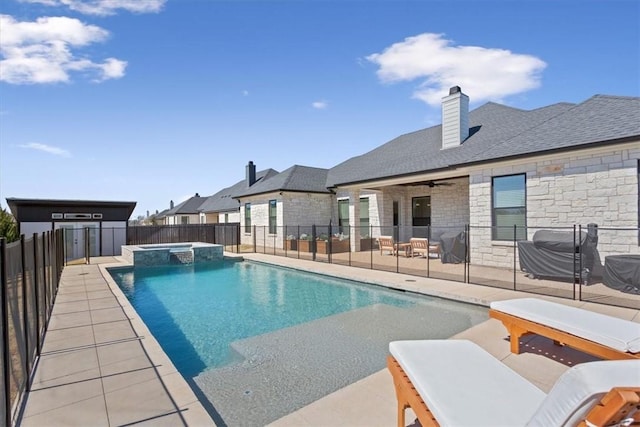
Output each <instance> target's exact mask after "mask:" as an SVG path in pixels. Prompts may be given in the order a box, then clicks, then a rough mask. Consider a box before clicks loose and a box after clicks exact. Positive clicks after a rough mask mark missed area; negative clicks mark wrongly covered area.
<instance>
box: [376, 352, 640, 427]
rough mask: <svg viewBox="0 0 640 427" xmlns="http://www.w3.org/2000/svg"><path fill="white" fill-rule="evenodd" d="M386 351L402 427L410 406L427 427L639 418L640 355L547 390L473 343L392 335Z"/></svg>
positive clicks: (585, 367)
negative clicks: (539, 387) (402, 338)
mask: <svg viewBox="0 0 640 427" xmlns="http://www.w3.org/2000/svg"><path fill="white" fill-rule="evenodd" d="M389 350H390V352H391V355H390V356H389V357H388V358H387V367H388V368H389V371H390V372H391V375H392V376H393V382H394V386H395V390H396V396H397V399H398V426H399V427H400V426H401V427H404V426H405V409H407V408H411V409H412V410H413V412H414V413H415V415H416V416H417V418H418V420H419V421H420V425H422V426H423V427H427V426H439V425H443V426H525V425H526V426H575V425H588V426H595V425H597V426H604V425H614V423H619V422H620V421H621V420H623V419H632V420H636V421H637V420H640V411H637V410H636V407H637V405H638V404H639V403H640V360H616V361H597V362H588V363H583V364H579V365H576V366H574V367H572V368H571V369H569V370H567V371H566V372H565V373H564V374H562V375H561V376H560V378H559V379H558V380H557V381H556V383H555V384H554V386H553V388H552V389H551V391H550V392H549V393H548V394H546V393H544V392H543V391H542V390H540V389H538V388H537V387H536V386H534V385H533V384H532V383H530V382H529V381H527V380H526V379H525V378H523V377H522V376H520V375H519V374H517V373H516V372H514V371H512V370H511V369H510V368H509V367H507V366H506V365H505V364H503V363H502V362H500V361H499V360H498V359H496V358H494V357H493V356H492V355H490V354H489V353H487V352H486V351H485V350H484V349H482V348H481V347H479V346H478V345H477V344H475V343H473V342H471V341H467V340H422V341H394V342H391V343H390V344H389ZM615 425H628V424H615Z"/></svg>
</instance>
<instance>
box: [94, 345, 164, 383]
mask: <svg viewBox="0 0 640 427" xmlns="http://www.w3.org/2000/svg"><path fill="white" fill-rule="evenodd" d="M97 350H98V361H99V363H100V369H101V370H102V374H103V375H114V374H119V373H122V372H127V371H134V370H137V369H143V368H149V367H151V366H152V365H151V362H150V361H149V358H148V357H147V355H146V354H145V352H144V351H143V350H142V345H141V344H140V342H138V340H135V341H126V342H121V343H114V344H107V345H104V346H98V347H97Z"/></svg>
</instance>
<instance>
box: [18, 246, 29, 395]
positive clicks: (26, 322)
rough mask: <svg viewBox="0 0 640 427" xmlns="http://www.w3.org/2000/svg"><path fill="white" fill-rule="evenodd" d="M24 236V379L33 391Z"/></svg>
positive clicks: (21, 250)
mask: <svg viewBox="0 0 640 427" xmlns="http://www.w3.org/2000/svg"><path fill="white" fill-rule="evenodd" d="M24 240H25V239H24V234H21V235H20V254H21V258H22V260H21V261H22V326H23V328H24V348H25V363H24V378H25V381H26V387H27V391H31V386H30V384H29V382H30V381H29V316H28V314H27V313H29V306H28V305H27V300H28V298H27V269H26V268H25V264H26V259H27V256H26V255H27V254H26V253H25V248H24Z"/></svg>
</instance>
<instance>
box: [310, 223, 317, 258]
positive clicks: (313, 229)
mask: <svg viewBox="0 0 640 427" xmlns="http://www.w3.org/2000/svg"><path fill="white" fill-rule="evenodd" d="M309 248H310V249H311V259H312V260H313V261H315V260H316V225H315V224H313V225H312V226H311V241H310V242H309Z"/></svg>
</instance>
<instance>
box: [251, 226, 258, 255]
mask: <svg viewBox="0 0 640 427" xmlns="http://www.w3.org/2000/svg"><path fill="white" fill-rule="evenodd" d="M256 231H257V230H256V226H255V225H254V226H253V233H252V236H253V253H256V252H258V236H256Z"/></svg>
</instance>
